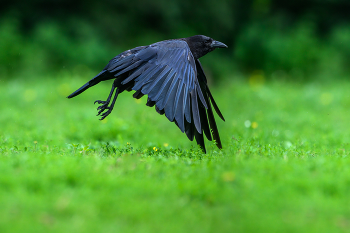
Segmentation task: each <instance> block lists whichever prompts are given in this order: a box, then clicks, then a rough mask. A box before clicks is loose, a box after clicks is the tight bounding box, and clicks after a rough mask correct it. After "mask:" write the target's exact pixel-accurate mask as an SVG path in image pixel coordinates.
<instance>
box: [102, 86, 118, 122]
mask: <svg viewBox="0 0 350 233" xmlns="http://www.w3.org/2000/svg"><path fill="white" fill-rule="evenodd" d="M114 89H115V87H114V88H112V91H111V94H110V95H109V97H108V99H107V101H101V102H102V103H103V105H101V106H99V107H98V108H97V110H100V111H99V112H98V114H97V116H98V115H100V114H101V113H102V114H101V116H102V118H101V119H100V120H101V121H102V120H103V119H105V118H106V117H107V116H108V115H109V114H110V113H111V112H112V110H113V108H114V104H115V101H116V100H117V97H118V94H119V88H117V90H116V92H115V95H114V98H113V101H112V103H111V105H110V106H108V104H109V102H110V100H111V97H112V95H113V92H114ZM106 109H108V110H107V111H106V112H103V111H104V110H106Z"/></svg>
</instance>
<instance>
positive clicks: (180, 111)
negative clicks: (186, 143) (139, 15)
mask: <svg viewBox="0 0 350 233" xmlns="http://www.w3.org/2000/svg"><path fill="white" fill-rule="evenodd" d="M225 47H227V46H226V45H225V44H223V43H221V42H218V41H215V40H213V39H211V38H209V37H206V36H192V37H188V38H182V39H174V40H166V41H161V42H157V43H154V44H151V45H148V46H140V47H136V48H134V49H130V50H127V51H125V52H123V53H121V54H119V55H118V56H116V57H114V58H113V59H112V60H111V61H110V62H109V63H108V64H107V66H106V67H105V68H104V69H103V70H102V71H101V72H100V73H99V74H98V75H97V76H95V77H94V78H93V79H91V80H90V81H89V82H87V83H86V84H85V85H83V86H82V87H81V88H79V89H78V90H76V91H75V92H74V93H72V94H71V95H69V96H68V98H72V97H74V96H77V95H79V94H80V93H82V92H83V91H85V90H86V89H88V88H89V87H92V86H94V85H96V84H98V83H99V82H101V81H105V80H109V79H115V80H114V82H113V85H112V90H111V92H110V94H109V96H108V98H107V100H106V101H101V100H97V101H95V103H96V102H97V103H99V104H102V105H101V106H99V107H98V109H97V110H99V112H98V115H100V114H101V116H102V118H101V120H102V119H104V118H105V117H107V116H108V115H109V114H110V113H111V112H112V110H113V107H114V104H115V101H116V99H117V96H118V94H120V93H122V92H123V91H125V90H127V91H132V90H134V91H136V92H135V93H134V95H133V96H134V98H137V99H139V98H141V97H142V96H143V95H148V100H147V104H146V105H147V106H150V107H153V106H155V109H156V111H157V112H158V113H159V114H161V115H163V114H165V116H166V117H167V118H168V119H169V121H171V122H173V121H174V122H175V124H176V125H177V126H178V127H179V128H180V130H181V131H182V132H185V133H186V135H187V137H188V138H189V139H190V140H191V141H192V140H193V138H194V137H195V138H196V141H197V143H198V144H199V145H200V146H201V147H202V149H203V150H204V151H205V145H204V139H203V131H204V133H205V135H206V136H207V138H208V140H210V141H211V140H212V136H211V131H212V134H213V138H214V140H215V141H216V144H217V146H218V147H219V148H220V149H221V148H222V145H221V141H220V137H219V132H218V129H217V126H216V123H215V119H214V114H213V111H212V108H211V104H212V105H213V107H214V109H215V111H216V112H217V114H218V115H219V116H220V118H221V119H223V120H224V118H223V116H222V114H221V112H220V110H219V108H218V107H217V105H216V103H215V101H214V99H213V97H212V95H211V93H210V91H209V88H208V86H207V80H206V77H205V74H204V71H203V69H202V66H201V64H200V62H199V60H198V58H200V57H202V56H204V55H205V54H207V53H208V52H211V51H213V50H214V49H215V48H225ZM115 90H116V91H115ZM114 91H115V92H116V93H115V95H114V98H113V101H112V103H111V104H110V102H111V99H112V96H113V93H114ZM105 110H107V111H105Z"/></svg>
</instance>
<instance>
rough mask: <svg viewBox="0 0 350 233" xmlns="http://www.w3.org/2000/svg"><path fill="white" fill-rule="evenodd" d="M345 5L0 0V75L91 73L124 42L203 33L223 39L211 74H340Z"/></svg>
mask: <svg viewBox="0 0 350 233" xmlns="http://www.w3.org/2000/svg"><path fill="white" fill-rule="evenodd" d="M349 8H350V3H349V2H348V1H344V0H334V1H326V0H317V1H312V0H305V1H302V0H298V1H277V0H275V1H264V0H256V1H251V0H249V1H242V0H231V1H230V0H224V1H220V2H217V1H214V0H204V1H187V0H176V1H170V2H169V1H159V0H157V1H151V0H146V1H125V0H122V1H110V0H108V1H103V2H101V1H91V0H89V1H68V0H60V1H43V0H34V1H30V2H28V3H27V2H23V1H11V2H1V3H0V15H1V16H0V38H1V40H0V49H1V51H2V52H1V54H0V64H1V66H0V75H1V77H12V75H13V74H14V73H16V74H18V73H19V74H20V75H21V76H22V77H24V76H26V75H27V74H29V73H34V74H42V73H46V74H49V73H56V72H58V71H59V72H60V71H66V70H68V72H70V71H71V70H74V69H78V70H79V71H80V72H83V70H86V69H92V70H94V72H98V71H99V70H101V69H102V68H103V67H104V66H105V64H107V62H108V61H109V60H110V59H111V58H112V57H114V56H115V55H117V54H119V53H120V52H122V51H124V50H126V49H130V48H133V47H136V46H139V45H146V44H150V43H153V42H157V41H160V40H165V39H170V38H179V37H188V36H191V35H194V34H205V35H208V36H210V37H212V38H214V39H217V40H219V41H223V42H224V43H226V44H227V45H228V46H229V50H227V51H220V52H216V53H217V55H213V56H211V57H208V58H203V65H204V67H207V69H208V72H211V73H212V74H213V76H215V78H216V79H222V78H223V77H224V76H225V74H232V73H234V72H237V71H239V72H244V73H248V74H250V73H251V72H255V71H256V70H262V71H264V72H265V73H266V74H268V75H267V76H266V77H267V78H270V77H273V76H274V74H275V72H276V71H277V72H279V73H281V72H280V71H283V72H284V73H285V74H286V75H285V77H286V78H291V79H298V80H307V79H312V78H313V77H317V78H319V77H330V75H331V76H332V78H333V79H334V78H340V77H344V76H346V77H347V76H348V73H349V67H350V66H349V61H350V59H349V58H350V48H349V44H350V43H349V41H350V31H349V29H348V28H349V27H350V26H349V25H350V22H349V17H348V12H349ZM310 74H312V75H310ZM27 76H28V75H27ZM226 76H227V75H226Z"/></svg>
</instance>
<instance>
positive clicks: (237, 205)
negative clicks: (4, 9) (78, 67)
mask: <svg viewBox="0 0 350 233" xmlns="http://www.w3.org/2000/svg"><path fill="white" fill-rule="evenodd" d="M90 76H91V74H87V75H86V77H84V78H82V77H79V76H76V75H74V74H69V75H68V74H67V75H62V76H58V77H56V78H49V77H47V78H45V79H41V80H23V79H17V80H16V79H13V80H10V81H1V85H0V93H1V102H0V109H1V114H0V125H1V128H0V232H2V233H4V232H48V231H50V232H152V233H153V232H347V231H348V229H349V227H350V217H349V216H350V199H349V193H350V160H349V150H350V145H349V138H350V130H349V129H350V121H349V113H350V92H349V89H350V84H349V83H346V82H336V83H317V82H315V83H308V84H297V83H287V82H277V81H275V82H267V83H264V82H262V79H261V78H260V79H259V77H254V76H253V77H251V78H250V80H249V82H245V81H234V78H232V81H231V82H230V83H229V84H228V85H225V86H219V87H216V88H213V94H214V97H216V100H217V103H218V104H219V107H221V110H222V112H223V114H224V116H225V118H226V122H222V121H221V120H220V119H219V118H217V122H218V127H219V130H220V133H221V137H222V141H223V146H224V149H223V150H222V151H219V150H218V149H217V148H216V147H215V145H213V143H210V142H208V141H207V142H206V145H207V150H208V153H207V154H203V153H201V152H200V150H199V149H198V148H197V146H196V145H195V143H194V142H189V141H188V140H187V137H186V136H185V135H184V134H182V133H181V132H180V130H178V129H177V127H176V126H175V125H174V124H172V123H169V122H168V121H167V119H166V118H165V117H164V116H160V115H158V114H157V113H156V112H155V110H154V109H152V108H149V107H146V106H145V101H146V99H142V100H141V101H140V102H138V101H135V100H134V99H132V98H131V93H125V94H123V95H121V96H120V97H119V98H118V100H117V104H116V108H115V109H114V111H113V112H112V114H111V115H110V116H109V117H107V119H105V120H104V121H99V120H98V117H96V116H95V115H96V107H97V106H94V105H93V101H95V100H96V99H102V100H103V99H105V98H106V97H107V94H108V93H109V90H110V83H106V84H100V85H98V86H96V87H94V88H93V89H91V90H89V91H87V92H86V93H84V94H83V95H81V96H78V97H76V98H74V99H71V100H68V99H66V98H65V96H67V95H68V94H69V93H70V92H72V91H74V90H75V89H76V88H78V87H79V86H81V85H82V84H83V83H84V82H85V81H87V80H88V79H89V78H88V77H90Z"/></svg>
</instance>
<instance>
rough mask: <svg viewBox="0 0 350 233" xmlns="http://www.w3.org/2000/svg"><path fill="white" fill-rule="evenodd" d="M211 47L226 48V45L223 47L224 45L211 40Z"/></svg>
mask: <svg viewBox="0 0 350 233" xmlns="http://www.w3.org/2000/svg"><path fill="white" fill-rule="evenodd" d="M211 47H212V48H214V49H215V48H228V46H227V45H225V44H224V43H222V42H220V41H217V40H213V42H211Z"/></svg>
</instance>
